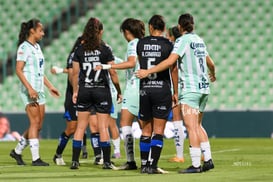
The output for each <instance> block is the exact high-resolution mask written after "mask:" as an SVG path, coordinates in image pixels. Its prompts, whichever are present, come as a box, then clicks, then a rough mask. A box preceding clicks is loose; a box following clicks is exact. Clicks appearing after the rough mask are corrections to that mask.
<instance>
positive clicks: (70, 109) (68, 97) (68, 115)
mask: <svg viewBox="0 0 273 182" xmlns="http://www.w3.org/2000/svg"><path fill="white" fill-rule="evenodd" d="M64 110H65V113H64V118H65V119H66V120H67V121H77V106H76V104H74V103H73V102H72V93H70V92H66V94H65V101H64Z"/></svg>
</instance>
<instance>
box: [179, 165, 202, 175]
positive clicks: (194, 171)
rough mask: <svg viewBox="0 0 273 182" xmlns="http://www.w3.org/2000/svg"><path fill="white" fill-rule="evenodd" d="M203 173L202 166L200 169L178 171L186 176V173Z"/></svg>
mask: <svg viewBox="0 0 273 182" xmlns="http://www.w3.org/2000/svg"><path fill="white" fill-rule="evenodd" d="M201 172H202V168H201V166H199V167H193V166H190V167H188V168H187V169H183V170H180V171H178V173H181V174H186V173H201Z"/></svg>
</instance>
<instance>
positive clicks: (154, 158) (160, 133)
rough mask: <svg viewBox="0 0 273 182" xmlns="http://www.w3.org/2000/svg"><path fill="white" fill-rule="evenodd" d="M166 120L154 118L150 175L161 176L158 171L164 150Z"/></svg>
mask: <svg viewBox="0 0 273 182" xmlns="http://www.w3.org/2000/svg"><path fill="white" fill-rule="evenodd" d="M166 122H167V120H166V119H159V118H153V136H152V138H151V154H150V155H151V159H150V161H151V162H150V168H149V170H148V173H149V174H161V172H160V171H158V170H157V169H158V161H159V158H160V155H161V151H162V148H163V143H164V142H163V137H164V129H165V125H166Z"/></svg>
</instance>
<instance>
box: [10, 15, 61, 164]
mask: <svg viewBox="0 0 273 182" xmlns="http://www.w3.org/2000/svg"><path fill="white" fill-rule="evenodd" d="M43 36H44V28H43V25H42V23H41V22H40V21H39V20H37V19H31V20H29V21H28V22H23V23H22V24H21V31H20V34H19V42H18V51H17V63H16V74H17V76H18V78H19V79H20V81H21V83H20V95H21V98H22V100H23V102H24V104H25V110H26V113H27V116H28V118H29V123H30V125H29V128H28V129H27V130H26V131H25V132H24V134H23V137H22V138H21V139H20V141H19V143H18V144H17V146H16V148H15V149H14V150H12V151H11V153H10V156H11V157H12V158H14V159H15V160H16V162H17V164H18V165H25V162H24V161H23V160H22V155H21V154H22V151H23V150H24V149H25V148H26V147H27V145H28V144H29V145H30V150H31V154H32V165H33V166H48V165H49V164H48V163H46V162H44V161H42V160H41V158H40V155H39V131H40V130H41V128H42V125H43V120H44V114H45V102H46V101H45V92H44V85H46V86H47V87H48V89H49V91H50V93H51V94H52V95H53V96H55V97H58V96H59V95H60V94H59V91H58V90H57V89H56V88H55V87H54V86H53V85H52V84H51V83H50V81H49V80H48V79H47V77H46V76H45V74H44V64H45V59H44V55H43V53H42V50H41V48H40V46H39V44H38V42H39V41H40V40H41V39H42V38H43Z"/></svg>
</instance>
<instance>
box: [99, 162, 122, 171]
mask: <svg viewBox="0 0 273 182" xmlns="http://www.w3.org/2000/svg"><path fill="white" fill-rule="evenodd" d="M102 169H113V170H119V168H117V167H116V166H114V164H113V163H112V162H110V163H109V162H105V163H103V166H102Z"/></svg>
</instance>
